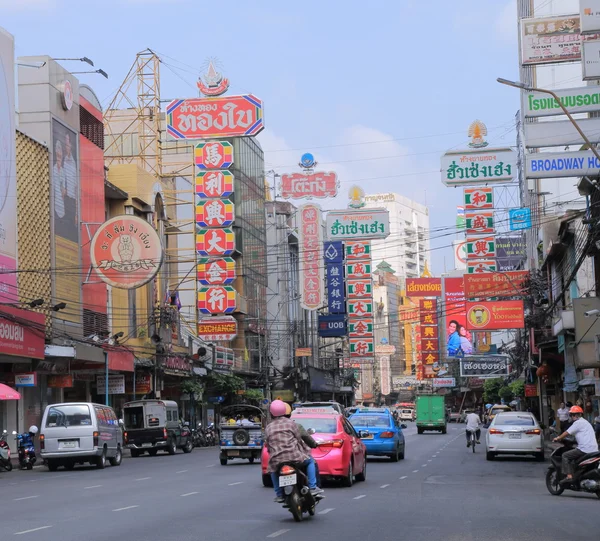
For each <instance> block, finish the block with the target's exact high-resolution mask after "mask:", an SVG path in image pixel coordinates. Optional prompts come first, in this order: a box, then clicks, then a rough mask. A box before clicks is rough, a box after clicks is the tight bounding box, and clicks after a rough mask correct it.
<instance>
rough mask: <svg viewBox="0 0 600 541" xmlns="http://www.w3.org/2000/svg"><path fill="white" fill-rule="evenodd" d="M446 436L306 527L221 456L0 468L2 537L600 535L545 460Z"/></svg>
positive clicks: (591, 511) (593, 518) (431, 437)
mask: <svg viewBox="0 0 600 541" xmlns="http://www.w3.org/2000/svg"><path fill="white" fill-rule="evenodd" d="M463 427H464V425H458V426H456V425H450V427H449V428H450V429H449V431H448V434H447V435H441V434H437V433H426V434H423V435H417V434H416V430H415V427H414V425H412V424H411V425H410V426H409V428H408V429H407V430H406V431H405V432H406V437H407V446H406V458H405V460H403V461H400V462H399V463H391V462H389V461H388V460H387V459H373V460H370V461H369V465H368V468H367V480H366V482H363V483H356V484H355V485H354V486H353V487H352V488H342V487H340V486H336V485H335V484H332V485H325V489H326V498H325V499H324V500H322V501H321V503H320V504H319V505H318V506H317V515H316V516H314V517H310V518H309V517H308V516H307V515H305V517H306V518H305V520H304V521H303V522H302V523H300V524H297V523H295V522H294V521H293V518H292V516H291V514H290V513H289V512H288V511H287V510H285V509H283V508H282V507H281V506H280V505H277V504H275V503H273V501H272V500H273V497H274V493H273V491H272V489H267V488H264V487H263V486H262V484H261V475H260V465H259V464H249V463H248V462H247V461H241V460H240V461H234V462H233V463H230V464H229V465H227V466H225V467H223V466H220V465H219V462H218V451H217V449H195V450H194V451H193V452H192V453H191V454H189V455H184V454H183V453H181V452H178V453H177V455H176V456H168V455H162V454H161V455H158V456H156V457H149V456H143V457H140V458H137V459H133V458H127V459H124V460H123V463H122V465H121V466H120V467H118V468H114V467H110V466H107V468H106V469H105V470H103V471H101V470H97V469H95V468H90V467H86V468H84V467H78V468H76V469H75V470H74V471H71V472H67V471H65V470H62V469H61V470H59V471H57V472H54V473H50V472H48V471H46V469H45V468H36V469H34V470H33V471H17V470H13V471H12V472H10V473H7V472H2V473H0V491H1V492H0V539H1V540H2V541H6V540H9V539H13V538H15V539H22V540H23V541H25V540H27V539H34V540H36V541H38V540H40V539H41V540H44V541H59V540H60V541H81V540H82V539H85V540H86V541H112V540H123V539H131V540H134V541H159V540H160V541H164V540H169V541H172V540H177V541H188V540H189V541H191V540H193V541H198V540H203V539H226V540H228V541H255V540H260V539H266V540H268V539H274V538H278V539H280V540H281V541H300V540H302V541H306V539H311V538H312V539H317V536H318V538H320V539H347V540H350V541H353V540H357V541H358V540H360V541H371V540H378V541H379V540H397V539H407V540H410V541H420V540H425V539H427V540H428V541H430V540H432V539H435V540H444V541H450V540H451V541H454V540H456V541H458V540H460V541H471V540H473V541H507V540H519V541H530V540H531V541H537V540H540V541H542V540H543V541H552V540H557V541H558V540H560V541H565V540H566V539H568V540H569V541H577V540H585V541H589V540H590V539H595V538H597V536H598V531H599V527H600V520H599V519H598V516H599V512H600V500H599V499H598V498H596V497H595V496H593V495H587V494H575V493H568V492H565V493H564V494H563V495H562V496H560V497H555V496H551V495H550V494H549V493H548V492H547V491H546V488H545V485H544V472H545V469H546V468H547V463H546V464H540V463H537V462H535V461H534V460H529V459H499V460H496V461H494V462H487V461H486V460H485V453H484V449H483V447H484V445H483V444H482V445H481V446H480V447H478V448H477V453H476V454H473V453H472V452H471V451H470V450H468V449H467V448H466V445H465V438H464V435H463V433H464V428H463Z"/></svg>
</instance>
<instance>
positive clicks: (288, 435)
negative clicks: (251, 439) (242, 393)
mask: <svg viewBox="0 0 600 541" xmlns="http://www.w3.org/2000/svg"><path fill="white" fill-rule="evenodd" d="M269 409H270V411H271V416H272V417H273V420H272V421H271V422H270V423H269V424H268V425H267V428H266V430H265V445H266V447H267V450H268V451H269V470H270V472H271V480H272V481H273V488H274V489H275V494H276V495H277V497H276V498H275V502H277V503H283V502H284V501H285V500H284V498H283V491H282V490H281V489H280V488H279V477H278V475H277V470H278V467H279V465H280V464H283V463H284V462H295V463H299V464H303V465H304V466H305V467H306V475H307V477H308V486H309V488H310V492H311V494H312V495H313V496H316V495H317V494H322V493H323V490H321V489H320V488H319V487H318V486H317V472H316V467H315V461H314V459H313V458H312V457H311V455H310V449H309V448H308V447H307V446H306V444H305V443H304V441H303V439H302V434H301V432H300V428H299V426H298V425H297V424H296V423H295V422H294V421H292V420H291V419H289V418H288V417H286V413H287V408H286V404H285V402H283V401H281V400H274V401H273V402H272V403H271V407H270V408H269Z"/></svg>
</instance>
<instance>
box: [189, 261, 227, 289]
mask: <svg viewBox="0 0 600 541" xmlns="http://www.w3.org/2000/svg"><path fill="white" fill-rule="evenodd" d="M197 271H198V282H200V283H201V284H202V285H205V286H213V285H228V284H231V283H233V281H234V280H235V278H236V273H235V260H234V259H233V258H231V257H222V258H221V259H208V258H202V259H199V260H198V269H197Z"/></svg>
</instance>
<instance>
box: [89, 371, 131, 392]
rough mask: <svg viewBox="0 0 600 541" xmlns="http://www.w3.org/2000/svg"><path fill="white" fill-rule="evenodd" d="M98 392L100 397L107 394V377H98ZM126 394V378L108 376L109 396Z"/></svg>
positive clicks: (117, 375) (114, 375)
mask: <svg viewBox="0 0 600 541" xmlns="http://www.w3.org/2000/svg"><path fill="white" fill-rule="evenodd" d="M96 391H97V393H98V394H99V395H103V394H106V377H105V376H97V377H96ZM124 393H125V376H124V375H122V374H109V376H108V394H124Z"/></svg>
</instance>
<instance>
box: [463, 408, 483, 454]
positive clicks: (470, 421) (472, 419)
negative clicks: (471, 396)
mask: <svg viewBox="0 0 600 541" xmlns="http://www.w3.org/2000/svg"><path fill="white" fill-rule="evenodd" d="M465 422H466V423H467V427H466V431H465V434H466V436H467V447H470V446H471V433H472V432H475V440H476V441H477V443H481V442H480V441H479V438H481V428H480V426H481V419H480V418H479V415H477V414H476V413H474V412H471V413H469V414H468V415H467V418H466V420H465Z"/></svg>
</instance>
